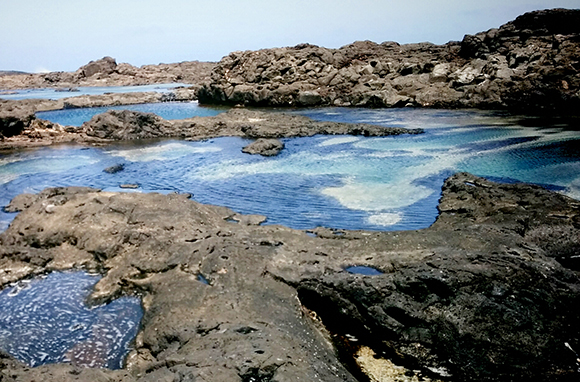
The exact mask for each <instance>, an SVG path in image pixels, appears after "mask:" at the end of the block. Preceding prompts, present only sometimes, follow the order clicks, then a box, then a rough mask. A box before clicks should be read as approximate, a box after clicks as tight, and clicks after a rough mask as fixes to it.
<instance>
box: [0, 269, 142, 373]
mask: <svg viewBox="0 0 580 382" xmlns="http://www.w3.org/2000/svg"><path fill="white" fill-rule="evenodd" d="M99 279H100V276H98V275H90V274H87V273H84V272H53V273H51V274H49V275H47V276H44V277H41V278H38V279H33V280H22V281H20V282H18V283H17V284H16V285H14V286H11V287H8V288H5V289H4V290H2V291H0V307H2V309H1V310H0V349H1V350H4V351H6V352H8V353H9V354H10V355H12V356H14V357H15V358H16V359H18V360H20V361H23V362H25V363H27V364H28V365H30V366H38V365H42V364H46V363H56V362H71V363H73V364H75V365H79V366H86V367H106V368H109V369H119V368H122V367H123V363H124V360H125V356H126V355H127V354H128V353H129V346H130V343H131V341H132V340H133V339H134V338H135V335H136V334H137V331H138V329H139V323H140V321H141V317H142V316H143V310H142V308H141V302H140V299H138V298H136V297H122V298H119V299H117V300H115V301H112V302H111V303H109V304H106V305H101V306H95V307H89V306H87V305H86V304H85V300H86V298H87V297H88V296H89V294H90V293H91V290H92V288H93V286H94V285H95V284H96V283H97V281H99Z"/></svg>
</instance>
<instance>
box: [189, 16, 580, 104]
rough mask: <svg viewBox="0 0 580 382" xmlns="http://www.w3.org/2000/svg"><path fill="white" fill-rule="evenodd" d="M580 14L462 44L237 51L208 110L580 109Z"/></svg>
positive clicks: (219, 75)
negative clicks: (218, 107)
mask: <svg viewBox="0 0 580 382" xmlns="http://www.w3.org/2000/svg"><path fill="white" fill-rule="evenodd" d="M579 51H580V10H566V9H552V10H544V11H537V12H530V13H526V14H524V15H522V16H519V17H518V18H516V19H515V20H514V21H511V22H509V23H507V24H505V25H503V26H501V27H500V28H499V29H490V30H488V31H486V32H481V33H478V34H476V35H466V36H465V38H464V39H463V41H461V42H453V41H452V42H449V43H447V44H445V45H434V44H431V43H419V44H407V45H400V44H398V43H396V42H390V41H389V42H383V43H382V44H376V43H374V42H371V41H359V42H355V43H353V44H350V45H346V46H344V47H342V48H340V49H327V48H323V47H318V46H315V45H309V44H301V45H297V46H295V47H288V48H275V49H262V50H258V51H245V52H233V53H231V54H230V55H228V56H226V57H224V58H223V59H222V60H221V61H220V62H219V63H218V64H217V65H216V67H215V68H214V69H213V71H212V74H211V81H210V82H209V83H208V84H205V85H203V87H202V88H201V89H200V91H199V93H198V96H199V99H200V101H201V102H205V103H217V104H246V105H263V106H288V105H292V106H314V105H336V106H365V107H401V106H423V107H442V108H456V107H476V108H496V109H497V108H509V109H515V110H523V111H526V112H531V113H538V112H542V111H546V112H549V111H558V112H568V113H573V114H577V113H578V110H579V109H580V92H579V91H580V77H579V73H580V72H579V70H580V61H579V60H578V52H579Z"/></svg>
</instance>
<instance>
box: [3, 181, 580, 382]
mask: <svg viewBox="0 0 580 382" xmlns="http://www.w3.org/2000/svg"><path fill="white" fill-rule="evenodd" d="M189 197H190V195H180V194H170V195H160V194H123V193H108V192H99V191H98V190H94V189H89V188H82V189H79V188H58V189H47V190H45V191H43V192H41V193H40V194H38V195H29V194H28V195H27V194H25V195H20V196H18V197H16V198H15V199H14V200H13V201H12V202H11V204H10V205H9V206H8V210H11V211H14V210H20V209H24V210H23V211H22V212H20V214H19V215H18V216H17V217H16V218H15V220H14V221H13V223H12V224H11V226H10V227H9V228H8V230H7V231H6V232H4V233H2V234H1V235H0V243H1V246H0V269H2V273H1V274H0V283H1V284H2V285H6V284H8V283H10V282H14V281H16V280H18V279H21V278H23V277H30V276H32V275H35V274H39V273H44V272H47V271H50V270H54V269H69V268H75V267H77V268H84V269H88V270H97V271H100V272H102V273H104V274H105V277H104V278H103V279H101V281H100V282H99V283H98V284H97V285H96V288H95V290H94V291H93V294H92V296H91V299H92V300H93V301H109V300H111V299H113V298H115V297H116V296H119V295H123V294H139V295H141V296H142V298H143V305H144V309H145V316H144V318H143V326H142V328H141V331H140V334H139V335H138V337H137V340H136V347H135V350H134V351H133V352H132V353H131V354H130V355H129V357H128V360H127V366H126V369H124V370H119V371H111V370H94V369H82V368H76V367H74V366H71V365H62V364H61V365H45V366H42V367H38V368H33V369H30V368H27V367H25V366H23V365H22V364H20V363H18V362H17V361H14V360H13V359H11V358H10V357H8V356H6V355H3V356H1V357H0V364H1V365H2V369H3V378H4V380H7V381H10V380H17V381H31V380H39V379H42V380H61V381H67V380H73V379H74V380H123V381H134V380H141V381H149V380H174V381H178V380H179V381H186V380H189V381H191V380H199V381H224V380H231V381H250V380H254V381H260V380H261V381H288V380H322V381H336V380H344V381H355V380H361V381H362V380H365V379H364V378H365V377H364V375H363V374H362V373H361V371H360V368H363V369H364V370H365V371H366V372H367V373H369V374H372V375H381V373H382V371H381V368H383V369H385V370H386V369H387V368H389V369H395V370H394V371H393V370H391V371H390V372H391V373H393V372H395V374H396V373H400V371H398V369H396V367H395V368H394V367H393V365H392V364H391V363H389V362H388V361H387V360H391V361H392V362H393V363H394V364H395V365H402V366H406V367H407V368H408V369H411V370H419V371H420V372H419V374H420V375H421V376H423V377H426V378H430V379H441V380H453V381H470V380H481V381H511V380H551V381H573V380H577V379H578V376H579V375H578V364H577V360H576V358H577V356H576V355H575V354H574V351H572V350H570V349H574V350H576V351H577V350H578V349H579V348H580V334H579V330H578V327H577V322H578V320H579V319H580V313H579V312H578V310H577V309H576V307H577V306H578V304H579V303H580V278H579V275H580V274H579V271H580V267H579V266H578V264H577V263H574V261H575V258H576V257H575V256H576V254H577V253H578V252H579V251H580V203H579V202H578V201H576V200H573V199H569V198H567V197H565V196H562V195H560V194H556V193H553V192H549V191H546V190H543V189H541V188H540V187H537V186H530V185H523V184H511V185H506V184H496V183H492V182H489V181H487V180H484V179H481V178H477V177H474V176H472V175H469V174H464V173H463V174H457V175H455V176H453V177H451V178H449V179H448V180H447V181H446V182H445V184H444V187H443V197H442V199H441V202H440V206H439V210H440V216H439V218H438V219H437V221H436V222H435V223H434V224H433V226H432V227H430V228H427V229H423V230H419V231H405V232H365V231H343V230H330V229H325V228H317V229H314V230H313V231H312V232H313V233H315V234H316V236H315V237H312V236H310V235H307V234H306V233H305V232H304V231H297V230H293V229H289V228H285V227H282V226H260V225H256V224H259V223H260V222H261V221H263V219H264V217H259V216H256V217H248V218H247V219H244V218H243V215H240V214H236V213H235V212H233V211H231V210H229V209H227V208H224V207H217V206H209V205H202V204H199V203H197V202H195V201H193V200H190V199H188V198H189ZM49 206H51V208H50V212H49V211H48V210H47V208H48V207H49ZM244 221H246V222H247V223H246V224H241V223H242V222H244ZM236 222H239V223H236ZM351 265H357V266H368V267H372V268H374V269H377V270H379V271H381V272H382V273H381V274H376V275H372V276H365V275H361V274H353V273H349V272H347V271H345V268H346V267H348V266H351ZM200 280H205V281H206V283H204V282H202V281H200ZM355 355H356V357H355ZM357 365H359V366H357ZM385 372H386V371H385ZM411 374H412V373H411ZM385 375H386V374H385Z"/></svg>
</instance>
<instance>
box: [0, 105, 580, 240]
mask: <svg viewBox="0 0 580 382" xmlns="http://www.w3.org/2000/svg"><path fill="white" fill-rule="evenodd" d="M164 105H165V104H157V105H156V106H155V107H157V108H161V109H163V107H165V106H164ZM166 106H167V107H169V108H180V107H183V108H184V109H187V108H188V107H190V105H188V104H182V106H180V105H179V104H177V105H175V104H172V105H166ZM76 112H79V113H82V112H83V111H82V110H76ZM216 112H217V111H216ZM295 112H298V113H301V114H304V115H308V116H310V117H312V118H315V119H320V120H332V121H344V122H367V123H374V124H379V125H384V126H401V127H409V128H423V129H425V134H421V135H409V136H405V135H403V136H396V137H384V138H365V137H354V136H315V137H310V138H296V139H285V140H284V142H285V144H286V149H285V150H283V151H282V152H281V154H280V155H279V156H277V157H273V158H263V157H260V156H251V155H248V154H243V153H242V152H241V148H242V147H243V146H245V145H246V144H248V143H249V141H248V140H244V139H240V138H220V139H213V140H208V141H204V142H186V141H175V140H173V141H171V140H170V141H159V142H149V143H132V144H115V145H111V146H108V147H105V148H80V147H71V146H68V147H67V146H61V147H53V148H42V149H37V150H30V151H22V152H19V153H14V154H11V155H6V156H3V157H2V159H0V205H5V204H7V203H8V201H9V200H10V199H11V198H12V197H13V196H15V195H17V194H19V193H22V192H38V191H40V190H42V189H43V188H45V187H49V186H69V185H77V186H92V187H98V188H102V189H105V190H110V191H122V189H120V188H119V185H121V184H123V183H138V184H139V185H140V188H139V189H138V190H137V191H138V192H150V191H157V192H162V193H168V192H172V191H179V192H189V193H192V194H194V199H196V200H198V201H200V202H203V203H211V204H218V205H225V206H228V207H231V208H232V209H234V210H236V211H238V212H242V213H259V214H264V215H266V216H268V221H267V223H279V224H284V225H287V226H290V227H294V228H299V229H306V228H313V227H316V226H327V227H334V228H345V229H373V230H399V229H417V228H423V227H427V226H429V225H430V224H431V223H433V221H434V220H435V218H436V216H437V208H436V207H437V202H438V199H439V197H440V193H441V185H442V183H443V180H444V179H445V178H446V177H448V176H450V175H451V174H453V173H454V172H457V171H469V172H471V173H474V174H476V175H480V176H485V177H491V178H492V179H501V180H504V181H506V180H507V181H523V182H532V183H538V184H542V185H545V186H547V187H549V188H551V189H554V190H557V191H559V192H562V193H565V194H567V195H570V196H572V197H575V198H580V153H579V147H580V132H579V130H580V129H579V128H578V126H577V125H575V122H574V121H572V122H571V123H570V121H567V122H562V121H556V122H554V121H545V120H539V119H534V118H522V117H515V116H509V115H507V114H504V113H498V112H488V111H470V110H461V111H458V110H421V109H346V108H323V109H309V110H301V111H295ZM114 164H124V165H125V170H124V171H122V172H119V173H117V174H107V173H104V172H103V171H102V170H103V169H104V168H106V167H109V166H112V165H114ZM12 218H13V215H12V214H6V213H3V214H1V215H0V224H1V225H2V228H5V227H6V226H7V225H8V223H9V222H10V220H11V219H12Z"/></svg>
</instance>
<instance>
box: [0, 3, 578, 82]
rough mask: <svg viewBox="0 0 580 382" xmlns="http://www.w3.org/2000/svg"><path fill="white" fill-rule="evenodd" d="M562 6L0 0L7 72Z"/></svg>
mask: <svg viewBox="0 0 580 382" xmlns="http://www.w3.org/2000/svg"><path fill="white" fill-rule="evenodd" d="M556 7H561V8H580V0H547V1H546V0H544V1H525V0H486V1H470V0H446V1H434V0H430V1H428V0H405V1H394V0H356V1H354V0H346V1H342V0H292V1H278V0H269V1H268V0H246V1H244V0H238V1H231V0H206V1H197V0H189V1H188V0H165V1H160V0H99V1H95V0H91V1H89V0H52V1H47V0H0V70H2V69H4V70H23V71H30V72H35V71H42V70H52V71H58V70H63V71H73V70H76V69H77V68H78V67H79V66H81V65H84V64H85V63H87V62H88V61H90V60H95V59H98V58H101V57H103V56H112V57H115V58H116V59H117V62H129V63H131V64H133V65H137V66H140V65H143V64H158V63H160V62H166V63H169V62H179V61H188V60H201V61H218V60H219V59H220V58H221V57H223V56H224V55H227V54H228V53H229V52H231V51H236V50H246V49H260V48H271V47H280V46H292V45H296V44H299V43H303V42H309V43H311V44H316V45H321V46H326V47H330V48H338V47H340V46H342V45H346V44H349V43H351V42H353V41H356V40H372V41H375V42H383V41H397V42H400V43H409V42H421V41H431V42H434V43H437V44H441V43H445V42H447V41H450V40H461V39H462V38H463V36H464V35H465V34H467V33H469V34H473V33H477V32H480V31H483V30H487V29H490V28H495V27H499V26H500V25H501V24H504V23H506V22H507V21H510V20H512V19H514V18H515V17H517V16H518V15H520V14H522V13H524V12H527V11H531V10H537V9H545V8H556Z"/></svg>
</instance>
